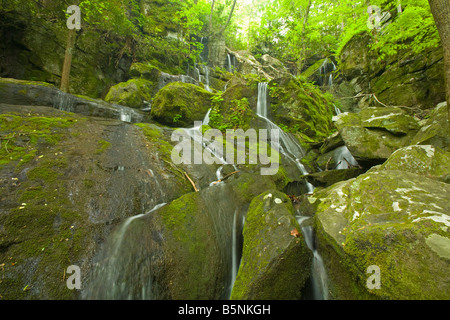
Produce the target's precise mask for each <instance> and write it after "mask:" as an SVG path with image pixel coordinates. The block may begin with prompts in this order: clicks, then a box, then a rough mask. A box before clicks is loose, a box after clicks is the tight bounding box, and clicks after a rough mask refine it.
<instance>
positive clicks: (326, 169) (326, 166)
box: [325, 157, 332, 171]
mask: <svg viewBox="0 0 450 320" xmlns="http://www.w3.org/2000/svg"><path fill="white" fill-rule="evenodd" d="M331 159H332V157H330V159H328V161H327V164H326V165H325V171H328V165H329V164H330V161H331Z"/></svg>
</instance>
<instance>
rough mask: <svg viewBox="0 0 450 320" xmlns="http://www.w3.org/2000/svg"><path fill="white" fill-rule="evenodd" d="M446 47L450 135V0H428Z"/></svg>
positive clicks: (445, 60)
mask: <svg viewBox="0 0 450 320" xmlns="http://www.w3.org/2000/svg"><path fill="white" fill-rule="evenodd" d="M428 2H429V3H430V7H431V12H432V13H433V17H434V21H435V22H436V27H437V29H438V31H439V35H440V37H441V43H442V47H443V48H444V68H445V70H444V72H445V83H446V96H447V113H448V122H449V135H450V19H449V17H450V6H449V3H448V0H428Z"/></svg>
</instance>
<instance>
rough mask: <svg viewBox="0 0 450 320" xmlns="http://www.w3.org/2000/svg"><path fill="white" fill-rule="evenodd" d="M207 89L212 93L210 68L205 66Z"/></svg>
mask: <svg viewBox="0 0 450 320" xmlns="http://www.w3.org/2000/svg"><path fill="white" fill-rule="evenodd" d="M205 89H206V90H207V91H209V92H212V90H211V88H210V87H209V67H208V66H207V65H205Z"/></svg>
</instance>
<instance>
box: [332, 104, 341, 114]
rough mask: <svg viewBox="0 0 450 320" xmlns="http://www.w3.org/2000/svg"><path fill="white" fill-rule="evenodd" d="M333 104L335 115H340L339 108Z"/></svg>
mask: <svg viewBox="0 0 450 320" xmlns="http://www.w3.org/2000/svg"><path fill="white" fill-rule="evenodd" d="M333 106H334V112H335V113H336V115H337V116H338V115H340V114H341V113H342V111H341V109H339V108H338V107H336V105H335V104H333Z"/></svg>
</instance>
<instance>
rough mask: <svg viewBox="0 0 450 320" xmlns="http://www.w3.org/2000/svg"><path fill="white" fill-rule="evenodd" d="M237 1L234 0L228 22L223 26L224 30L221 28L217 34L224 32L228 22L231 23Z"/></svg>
mask: <svg viewBox="0 0 450 320" xmlns="http://www.w3.org/2000/svg"><path fill="white" fill-rule="evenodd" d="M236 2H237V0H234V2H233V6H232V7H231V11H230V14H229V15H228V20H227V23H225V25H224V26H223V28H222V30H220V31H219V32H217V33H216V34H215V35H219V34H222V33H223V32H224V31H225V29H226V28H227V27H228V24H229V23H230V20H231V17H232V16H233V12H234V7H235V6H236Z"/></svg>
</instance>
